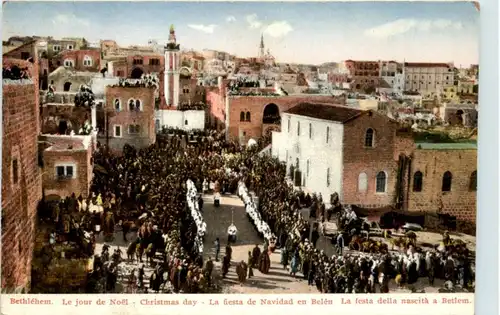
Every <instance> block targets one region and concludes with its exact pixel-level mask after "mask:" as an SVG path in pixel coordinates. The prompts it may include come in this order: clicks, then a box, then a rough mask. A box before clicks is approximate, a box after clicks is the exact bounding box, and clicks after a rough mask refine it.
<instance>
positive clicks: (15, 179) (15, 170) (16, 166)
mask: <svg viewBox="0 0 500 315" xmlns="http://www.w3.org/2000/svg"><path fill="white" fill-rule="evenodd" d="M12 180H13V182H14V184H17V183H18V182H19V164H18V161H17V159H14V160H12Z"/></svg>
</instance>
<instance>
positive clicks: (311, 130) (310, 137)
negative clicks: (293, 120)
mask: <svg viewBox="0 0 500 315" xmlns="http://www.w3.org/2000/svg"><path fill="white" fill-rule="evenodd" d="M312 128H313V127H312V124H309V139H312V133H313V129H312Z"/></svg>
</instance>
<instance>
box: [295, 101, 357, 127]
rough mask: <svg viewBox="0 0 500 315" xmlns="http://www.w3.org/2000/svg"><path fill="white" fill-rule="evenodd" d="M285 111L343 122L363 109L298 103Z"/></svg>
mask: <svg viewBox="0 0 500 315" xmlns="http://www.w3.org/2000/svg"><path fill="white" fill-rule="evenodd" d="M285 113H288V114H294V115H300V116H306V117H311V118H318V119H325V120H330V121H337V122H341V123H344V122H347V121H349V120H350V119H352V118H354V117H356V116H358V115H360V114H362V113H363V111H362V110H359V109H355V108H351V107H347V106H342V105H325V104H311V103H300V104H298V105H297V106H294V107H292V108H291V109H289V110H287V111H286V112H285Z"/></svg>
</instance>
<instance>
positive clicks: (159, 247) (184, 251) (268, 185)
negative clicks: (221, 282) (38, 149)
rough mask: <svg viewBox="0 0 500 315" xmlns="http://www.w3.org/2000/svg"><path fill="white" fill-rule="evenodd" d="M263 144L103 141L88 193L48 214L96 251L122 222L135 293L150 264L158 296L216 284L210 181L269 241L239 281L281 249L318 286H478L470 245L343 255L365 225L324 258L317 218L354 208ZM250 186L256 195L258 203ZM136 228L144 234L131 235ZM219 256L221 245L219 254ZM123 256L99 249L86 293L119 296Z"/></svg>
mask: <svg viewBox="0 0 500 315" xmlns="http://www.w3.org/2000/svg"><path fill="white" fill-rule="evenodd" d="M261 146H262V144H258V145H256V146H253V147H250V148H247V149H242V148H241V147H240V145H239V144H238V143H236V142H230V141H226V140H225V137H224V134H222V133H218V132H216V131H199V132H194V133H187V132H185V131H181V130H177V129H165V130H163V132H161V134H159V135H158V137H157V142H156V143H155V144H154V145H151V146H150V147H148V148H144V149H140V150H136V149H135V148H133V147H131V146H128V145H126V146H125V147H124V150H123V154H122V155H120V156H118V155H114V154H112V153H110V152H109V151H108V150H107V148H106V147H103V146H100V147H98V149H97V151H96V152H95V154H94V157H93V163H94V178H93V182H92V185H91V193H90V197H89V198H86V199H85V198H81V197H79V198H76V197H75V196H72V197H70V198H68V199H67V200H65V201H64V202H63V203H61V205H62V208H61V206H59V207H55V209H56V210H53V213H51V214H50V215H49V217H51V218H52V220H54V222H55V223H56V225H57V230H58V231H61V230H62V231H63V232H64V233H66V234H68V235H72V238H73V239H80V240H81V241H77V242H79V243H78V244H79V245H78V246H80V247H81V248H82V249H83V250H84V251H85V252H86V253H87V252H88V253H89V255H91V254H90V253H93V252H94V248H95V237H96V235H99V234H100V233H103V235H104V236H105V240H106V241H111V240H112V239H113V237H114V235H115V232H116V231H115V227H119V228H120V229H121V231H122V233H123V240H124V241H125V242H127V243H128V248H127V250H126V259H127V260H129V261H130V260H132V261H134V260H137V261H138V262H139V265H138V266H137V267H134V268H132V269H130V270H129V269H127V270H125V271H122V274H126V277H127V281H128V284H129V287H131V288H132V287H133V288H135V289H133V290H132V291H134V292H136V291H139V292H144V291H148V288H146V286H145V284H144V283H145V279H144V278H145V267H146V266H151V267H153V268H154V270H153V273H152V275H151V277H150V279H149V290H152V291H154V292H159V291H162V292H165V291H169V290H170V291H172V292H184V293H198V292H207V290H210V287H211V284H212V270H213V261H212V259H210V258H209V259H208V260H207V261H203V246H202V243H203V241H202V239H203V237H204V232H205V229H206V228H207V227H206V225H205V224H204V222H203V217H202V213H201V210H202V209H201V208H202V207H203V205H202V203H198V202H197V199H196V198H199V197H197V193H198V192H201V191H205V190H206V189H207V187H206V186H207V185H208V184H209V183H214V184H215V186H218V187H220V190H221V191H222V192H230V193H233V194H235V193H238V195H239V196H240V197H241V198H242V199H243V201H244V203H245V207H246V211H247V214H248V217H249V220H250V221H251V222H252V224H254V226H255V228H256V232H257V233H259V234H260V235H261V236H262V237H263V238H264V239H265V241H266V245H265V248H264V250H263V251H262V252H261V253H259V255H257V256H256V254H255V252H254V253H252V252H251V253H249V257H248V261H246V262H245V261H241V262H240V263H238V264H237V273H238V277H239V279H240V281H244V279H245V278H246V277H247V276H252V274H253V268H257V269H259V270H260V271H261V272H262V273H264V274H265V273H266V272H268V271H269V267H270V259H269V256H270V255H271V253H272V252H273V251H274V249H275V246H278V247H279V248H280V251H281V263H282V265H283V266H284V268H288V270H289V273H290V275H291V276H297V274H298V273H299V272H300V273H302V275H303V277H304V279H306V280H307V281H308V283H309V284H310V285H316V287H317V288H318V290H319V291H320V292H325V293H347V292H353V293H371V292H375V291H376V289H375V288H376V286H378V287H379V288H380V289H379V290H380V292H388V291H389V285H388V284H389V280H390V279H394V280H395V282H396V283H397V284H398V285H403V284H412V283H415V281H416V280H417V279H418V278H419V277H423V276H425V277H428V278H429V282H433V281H434V278H436V277H437V278H443V279H445V280H448V281H450V282H451V283H453V284H454V285H456V284H460V285H461V286H462V287H470V286H471V283H472V282H473V279H474V277H473V270H472V269H473V268H472V262H471V261H470V260H469V258H468V257H469V255H468V252H467V250H466V247H463V246H451V245H450V246H444V247H441V248H439V249H438V250H435V251H424V250H422V248H419V247H416V246H410V247H409V248H408V250H407V251H405V252H404V253H398V254H397V255H396V254H391V253H389V252H388V251H386V252H380V253H373V254H370V255H366V254H353V253H350V254H346V255H343V252H342V247H344V246H347V245H348V244H349V241H350V239H351V238H352V237H353V236H354V235H357V234H359V233H360V228H359V227H358V228H354V229H351V227H352V226H351V225H349V229H347V230H346V231H344V232H345V233H342V234H339V235H338V236H339V237H335V238H334V240H335V242H334V243H336V246H337V248H339V249H340V251H338V252H337V255H333V256H328V255H326V254H325V253H324V251H322V250H320V249H318V248H316V242H317V240H318V239H319V237H320V231H319V230H320V225H318V224H310V222H311V221H319V222H322V221H325V220H329V219H331V217H332V216H333V215H337V217H342V218H344V219H345V218H347V219H349V215H350V214H349V215H346V211H347V210H343V209H344V208H343V207H342V206H341V205H340V203H339V202H338V196H337V195H336V194H333V195H332V196H331V198H330V202H329V206H328V207H327V206H326V203H325V202H324V201H323V197H322V196H321V194H320V195H318V196H316V195H312V196H311V195H309V194H305V193H303V192H301V191H296V190H294V188H293V186H292V185H291V184H290V183H289V182H287V180H286V178H287V176H286V175H287V174H286V173H287V170H286V167H285V166H284V164H283V163H280V162H279V161H278V160H277V159H275V158H273V157H270V156H267V155H259V154H256V153H258V150H259V149H261ZM242 189H243V190H242ZM216 190H217V189H216ZM248 191H254V192H255V194H256V196H258V204H257V205H256V204H254V203H253V201H252V198H251V197H250V196H249V193H248ZM242 192H244V193H242ZM304 207H309V209H310V211H309V216H310V220H307V219H306V218H304V217H303V215H302V214H301V209H303V208H304ZM342 212H344V213H343V214H342ZM347 212H349V211H347ZM351 212H352V211H351ZM351 212H349V213H351ZM68 214H71V215H68ZM54 217H56V218H57V219H54ZM68 222H69V223H68ZM72 227H73V228H72ZM208 228H210V227H208ZM131 231H134V232H136V235H137V237H136V238H135V239H131V240H129V239H128V238H127V235H128V232H131ZM64 233H61V234H64ZM85 240H88V241H85ZM344 240H346V241H345V242H344ZM448 245H449V244H448ZM257 248H258V246H257ZM405 250H406V249H405ZM219 252H220V243H219V250H218V251H217V254H216V257H215V260H218V254H219ZM231 252H232V250H231V247H230V245H229V244H228V245H227V247H226V253H225V256H224V257H223V264H222V274H223V276H225V275H226V274H227V272H228V269H229V267H230V262H231ZM144 256H145V263H144V262H143V257H144ZM123 261H124V259H123V258H122V253H121V251H115V252H114V253H113V255H112V256H111V257H110V255H109V253H107V252H105V251H104V249H103V252H102V253H101V255H96V256H95V257H94V267H93V270H92V274H91V275H90V277H89V279H90V281H89V283H90V284H89V286H88V292H89V293H90V292H96V291H98V292H114V291H115V290H116V286H115V284H116V281H117V278H118V276H117V275H118V273H119V269H120V264H121V262H123ZM103 279H104V281H103ZM99 283H104V285H102V284H101V285H100V286H99ZM99 287H100V289H99ZM167 287H169V289H167ZM99 290H101V291H99Z"/></svg>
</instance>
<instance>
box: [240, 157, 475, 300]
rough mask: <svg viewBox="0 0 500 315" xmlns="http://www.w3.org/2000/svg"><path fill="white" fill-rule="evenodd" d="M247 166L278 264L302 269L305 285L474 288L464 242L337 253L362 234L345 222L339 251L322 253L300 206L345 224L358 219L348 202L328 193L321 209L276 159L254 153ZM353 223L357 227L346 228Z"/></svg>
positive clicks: (328, 288)
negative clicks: (421, 283)
mask: <svg viewBox="0 0 500 315" xmlns="http://www.w3.org/2000/svg"><path fill="white" fill-rule="evenodd" d="M248 164H249V172H248V173H247V174H246V176H247V180H249V181H250V182H251V183H250V185H252V187H253V190H254V191H255V192H256V194H257V196H258V201H259V202H258V207H259V211H260V214H261V216H262V218H263V220H264V221H265V222H267V224H268V225H269V226H270V228H271V231H272V232H273V233H274V234H275V235H277V236H278V237H277V239H278V244H279V246H280V248H281V263H282V264H283V265H284V267H288V266H289V271H290V274H291V275H293V276H295V275H296V274H297V273H298V272H301V273H302V274H303V277H304V279H307V280H308V283H309V284H310V285H316V286H317V288H318V290H319V291H320V292H325V293H372V292H375V287H376V285H377V286H379V288H380V289H379V290H380V292H388V291H389V280H391V279H394V280H395V282H396V284H397V285H399V286H402V285H404V284H408V285H412V284H414V283H415V282H416V281H417V280H418V278H419V277H428V279H429V283H430V284H431V285H433V284H434V279H435V278H439V279H444V280H445V281H447V282H446V283H447V288H448V289H447V290H452V289H451V287H455V288H464V289H465V288H467V289H469V290H472V289H473V286H474V276H473V275H474V270H473V269H474V267H473V262H472V261H471V259H470V255H469V250H468V249H467V247H466V245H465V243H460V242H458V243H457V244H452V243H446V241H445V243H446V245H443V246H439V247H437V248H434V249H429V250H427V249H423V248H421V247H417V246H415V245H416V244H415V243H412V244H410V243H408V246H407V247H405V248H404V250H403V249H402V250H401V251H400V252H399V253H397V254H396V253H389V251H387V250H386V251H380V252H378V253H371V254H360V253H359V252H358V253H351V254H346V255H342V247H343V246H346V245H348V244H349V241H350V239H351V238H353V236H356V237H361V236H360V235H361V232H362V230H363V228H362V226H361V225H358V226H356V225H352V224H346V227H348V228H346V230H344V231H341V233H339V235H338V238H337V237H334V238H333V239H334V240H335V241H337V240H338V241H339V242H338V244H335V245H336V246H337V248H339V247H340V251H339V252H337V254H336V255H333V256H330V257H329V256H327V255H326V254H325V253H324V251H323V250H320V249H318V248H316V246H315V245H316V241H317V239H318V238H319V233H318V229H319V226H318V225H314V224H313V225H312V226H311V224H310V223H309V221H308V220H306V219H305V218H304V217H303V216H302V215H301V212H300V209H302V208H304V207H309V209H310V211H309V216H310V217H311V218H312V219H314V221H316V220H318V221H320V222H322V221H325V220H326V219H330V217H332V215H336V217H337V218H339V219H340V218H342V219H343V220H346V221H347V222H348V223H350V222H354V221H358V220H357V218H356V215H355V214H354V212H353V211H352V210H351V209H350V208H349V207H348V206H347V207H343V206H342V205H340V203H339V202H338V196H337V195H336V194H333V195H332V196H331V199H330V206H329V207H326V205H325V203H324V202H323V199H322V196H321V195H319V196H315V195H313V196H308V195H306V194H304V193H303V192H300V191H296V190H294V188H293V186H292V185H291V184H289V183H288V182H287V181H286V168H285V166H284V165H283V164H282V163H280V162H279V161H278V160H277V159H274V158H271V157H266V156H255V157H253V158H252V160H251V163H248ZM353 226H355V227H356V228H354V229H351V227H353ZM311 228H312V229H313V231H311V230H310V229H311ZM263 236H264V235H263ZM311 236H312V237H311ZM366 237H368V235H366ZM309 238H312V239H311V240H309ZM445 238H446V237H445ZM445 238H444V239H445ZM344 239H346V240H347V242H346V243H347V244H345V243H344V241H343V240H344ZM335 241H334V243H335Z"/></svg>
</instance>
